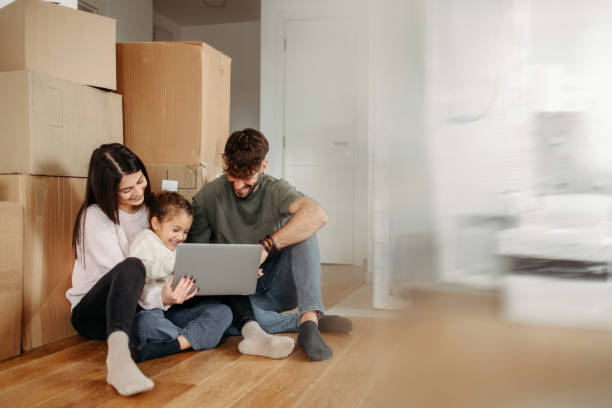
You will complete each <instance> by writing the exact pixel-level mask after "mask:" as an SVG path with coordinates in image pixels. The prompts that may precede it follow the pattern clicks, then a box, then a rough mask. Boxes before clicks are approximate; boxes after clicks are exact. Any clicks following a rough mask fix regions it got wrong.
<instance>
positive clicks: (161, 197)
mask: <svg viewBox="0 0 612 408" xmlns="http://www.w3.org/2000/svg"><path fill="white" fill-rule="evenodd" d="M179 210H184V211H185V212H186V213H187V214H189V215H191V216H193V209H192V208H191V204H189V201H187V200H186V199H185V197H183V196H182V195H180V194H179V193H175V192H171V191H164V192H163V193H160V194H157V195H156V196H155V197H154V198H153V201H151V205H150V206H149V223H150V222H151V219H152V218H153V217H156V218H157V220H158V221H159V222H163V221H164V219H165V218H166V217H168V216H173V215H174V214H176V213H177V212H178V211H179Z"/></svg>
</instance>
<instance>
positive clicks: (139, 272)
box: [121, 257, 147, 282]
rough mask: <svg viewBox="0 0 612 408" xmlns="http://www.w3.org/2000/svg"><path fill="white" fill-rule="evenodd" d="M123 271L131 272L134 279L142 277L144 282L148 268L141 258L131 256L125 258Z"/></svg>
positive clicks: (122, 266)
mask: <svg viewBox="0 0 612 408" xmlns="http://www.w3.org/2000/svg"><path fill="white" fill-rule="evenodd" d="M121 273H123V274H130V275H132V276H133V277H134V279H142V281H143V282H144V279H145V276H146V274H147V270H146V269H145V266H144V264H143V263H142V261H141V260H140V259H138V258H134V257H130V258H125V259H124V260H123V262H121Z"/></svg>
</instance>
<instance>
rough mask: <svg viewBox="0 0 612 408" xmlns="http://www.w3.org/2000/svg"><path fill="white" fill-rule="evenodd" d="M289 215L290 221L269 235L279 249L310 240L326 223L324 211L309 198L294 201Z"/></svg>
mask: <svg viewBox="0 0 612 408" xmlns="http://www.w3.org/2000/svg"><path fill="white" fill-rule="evenodd" d="M289 213H290V214H292V217H291V219H290V220H289V221H288V222H287V223H286V224H285V225H284V226H283V227H282V228H281V229H279V230H278V231H276V232H275V233H273V234H272V235H271V236H272V239H273V240H274V242H275V243H276V246H277V247H278V248H279V249H280V248H284V247H286V246H289V245H293V244H296V243H298V242H302V241H304V240H306V239H308V238H310V237H311V236H312V235H313V234H314V233H315V232H317V231H318V230H319V229H320V228H321V227H322V226H323V225H325V223H326V222H327V213H326V212H325V210H324V209H323V208H322V207H321V206H320V205H319V203H317V202H316V201H315V200H313V199H312V198H310V197H302V198H300V199H298V200H296V201H294V202H293V203H292V204H291V205H290V206H289Z"/></svg>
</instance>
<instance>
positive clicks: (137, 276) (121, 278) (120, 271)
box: [71, 258, 153, 395]
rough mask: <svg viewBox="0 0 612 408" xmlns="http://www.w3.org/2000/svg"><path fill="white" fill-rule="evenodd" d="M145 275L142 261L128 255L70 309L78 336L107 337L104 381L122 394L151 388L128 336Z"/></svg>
mask: <svg viewBox="0 0 612 408" xmlns="http://www.w3.org/2000/svg"><path fill="white" fill-rule="evenodd" d="M144 278H145V269H144V265H143V264H142V262H141V261H140V260H138V259H136V258H127V259H125V260H124V261H123V262H120V263H119V264H117V265H116V266H115V267H114V268H113V269H111V270H110V271H109V272H108V273H107V274H106V275H104V276H103V277H102V278H101V279H100V280H99V281H98V282H97V283H96V284H95V285H94V286H93V287H92V288H91V289H90V291H89V292H87V294H86V295H85V296H84V297H83V298H82V299H81V301H80V302H79V303H78V304H77V305H76V306H75V307H74V309H73V310H72V317H71V321H72V325H73V326H74V328H75V330H76V331H77V332H78V333H79V334H80V335H81V336H83V337H86V338H89V339H94V340H104V339H106V340H107V343H108V354H107V356H106V368H107V378H106V381H107V382H108V383H109V384H111V385H112V386H113V387H115V389H116V390H117V392H119V393H120V394H122V395H132V394H136V393H139V392H143V391H147V390H150V389H151V388H153V381H151V380H150V379H148V378H147V377H145V375H144V374H142V372H141V371H140V370H139V369H138V367H137V366H136V364H135V363H134V361H133V360H132V357H131V355H130V349H129V340H128V339H129V334H130V332H131V329H132V322H133V320H134V315H135V313H136V306H137V302H138V297H139V296H140V292H141V291H142V287H143V285H144Z"/></svg>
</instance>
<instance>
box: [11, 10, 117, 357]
mask: <svg viewBox="0 0 612 408" xmlns="http://www.w3.org/2000/svg"><path fill="white" fill-rule="evenodd" d="M115 69H116V67H115V20H112V19H109V18H106V17H101V16H97V15H93V14H89V13H85V12H81V11H78V10H74V9H71V8H67V7H62V6H59V5H56V4H50V3H45V2H42V1H40V0H17V1H15V2H14V3H11V4H9V5H7V6H6V7H4V8H2V9H0V89H1V90H2V92H0V142H1V146H2V148H1V149H0V201H3V202H12V204H11V203H1V204H2V205H0V229H1V230H0V235H1V236H2V238H0V240H2V243H1V251H2V263H3V267H2V270H1V272H0V279H1V281H0V303H1V304H2V308H3V312H2V313H3V314H4V315H6V316H5V317H3V319H2V321H0V333H2V334H3V335H4V336H3V340H4V341H3V344H2V345H0V358H6V357H10V356H11V355H15V354H18V353H19V352H20V347H19V345H21V347H22V348H23V349H25V350H27V349H30V348H33V347H37V346H41V345H43V344H47V343H49V342H52V341H55V340H59V339H63V338H66V337H68V336H70V335H72V334H74V330H73V329H72V327H71V324H70V305H69V303H68V302H67V300H66V298H65V292H66V290H67V289H68V288H69V287H70V286H71V280H70V277H71V271H72V266H73V263H74V255H73V249H72V247H71V237H72V227H73V224H74V220H75V216H76V213H77V211H78V208H79V206H80V205H81V203H82V201H83V198H84V194H85V181H86V176H87V169H88V163H89V158H90V156H91V152H92V151H93V150H94V149H95V148H96V147H97V146H99V145H100V144H102V143H112V142H119V143H121V142H122V141H123V124H122V107H121V96H120V95H117V94H115V93H112V92H109V91H108V90H114V89H115V88H116V70H115ZM100 88H102V89H100ZM17 224H19V225H17ZM7 237H10V238H8V239H7ZM13 237H14V238H15V239H14V240H13V239H12V238H13ZM21 242H23V244H21ZM4 315H3V316H4ZM21 326H22V327H21ZM9 346H10V347H9Z"/></svg>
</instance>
